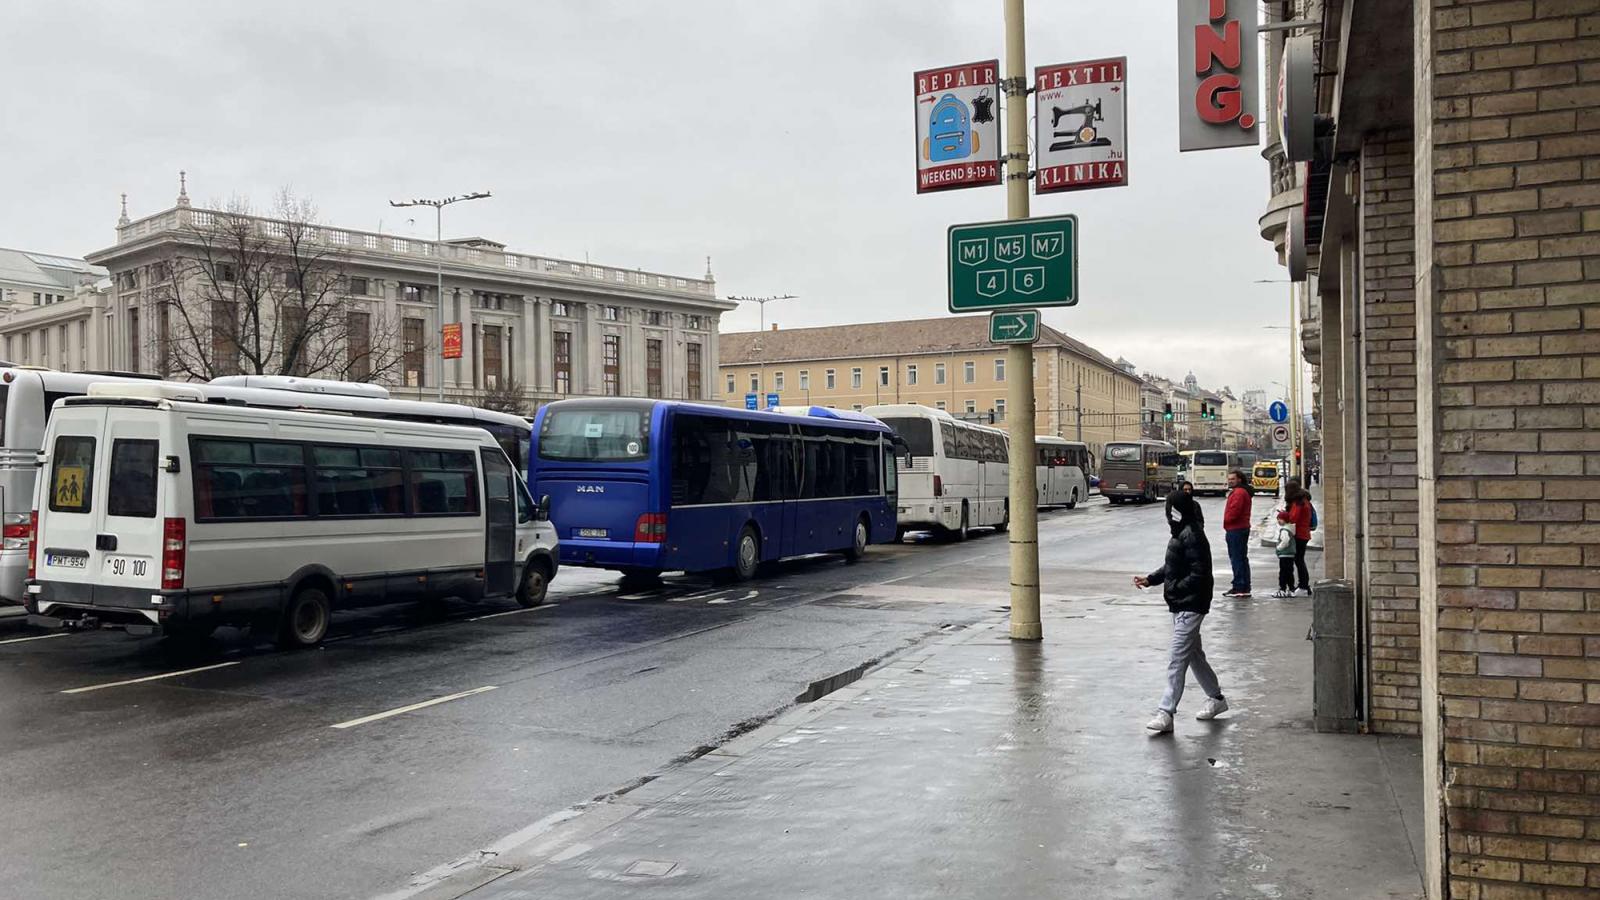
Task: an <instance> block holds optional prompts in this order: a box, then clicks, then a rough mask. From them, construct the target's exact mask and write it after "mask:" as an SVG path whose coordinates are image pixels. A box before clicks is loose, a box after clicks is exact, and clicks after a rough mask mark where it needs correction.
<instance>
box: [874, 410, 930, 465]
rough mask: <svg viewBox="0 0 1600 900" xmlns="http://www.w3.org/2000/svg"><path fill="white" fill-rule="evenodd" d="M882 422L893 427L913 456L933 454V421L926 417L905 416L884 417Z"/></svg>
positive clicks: (925, 456)
mask: <svg viewBox="0 0 1600 900" xmlns="http://www.w3.org/2000/svg"><path fill="white" fill-rule="evenodd" d="M883 424H885V425H887V426H889V427H890V428H892V429H894V433H895V434H898V435H899V436H900V437H901V438H902V439H903V440H904V441H905V442H906V444H907V445H908V446H909V447H910V448H911V453H912V455H913V456H917V457H920V458H924V459H925V458H927V457H930V456H932V455H933V422H932V421H930V420H928V419H919V418H915V417H907V418H903V419H884V420H883Z"/></svg>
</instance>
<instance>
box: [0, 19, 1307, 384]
mask: <svg viewBox="0 0 1600 900" xmlns="http://www.w3.org/2000/svg"><path fill="white" fill-rule="evenodd" d="M5 6H6V17H7V19H8V20H9V25H10V26H11V27H10V28H8V32H9V35H8V37H9V39H8V40H7V41H6V49H5V51H4V52H3V53H0V83H4V84H6V85H7V86H8V88H7V90H6V97H5V102H4V103H3V104H0V135H3V141H4V143H3V147H4V149H3V151H0V154H3V155H0V159H4V165H3V166H0V179H3V187H4V197H5V203H4V205H3V206H0V246H11V247H20V248H23V249H29V250H40V251H47V252H53V253H65V254H71V255H80V256H81V255H83V254H85V253H88V252H90V251H93V250H95V249H99V248H102V247H104V246H106V245H108V244H110V243H111V242H112V240H113V237H114V231H113V228H114V224H115V220H116V216H117V195H118V194H120V193H122V192H124V191H126V192H127V193H128V195H129V201H128V202H129V210H130V212H131V214H132V215H133V216H134V217H135V218H137V217H139V216H142V215H148V214H150V213H153V212H156V211H159V210H161V209H165V208H167V207H170V206H171V205H172V202H173V200H174V198H175V195H176V191H177V184H176V182H177V171H178V170H179V169H187V170H188V172H189V185H190V194H191V196H192V197H193V198H194V200H195V202H196V203H205V202H208V201H212V200H221V199H226V198H227V197H229V196H230V195H234V194H241V195H246V196H248V197H250V198H251V199H252V200H254V201H257V202H258V203H265V202H267V201H269V200H270V199H271V196H272V194H273V193H274V192H275V191H276V190H277V189H278V188H279V187H281V186H284V185H290V186H292V187H293V188H294V189H295V190H296V191H297V192H298V193H300V194H303V195H307V196H310V197H311V198H312V199H313V200H314V201H315V202H316V204H317V206H318V207H319V209H320V213H321V218H322V220H323V221H325V222H328V223H330V224H338V225H342V226H345V227H349V228H366V229H377V228H379V227H380V225H381V227H382V229H383V230H384V231H385V232H393V233H399V234H414V235H418V236H428V237H431V236H432V234H433V222H432V217H431V215H426V213H428V212H431V211H422V212H423V213H424V214H422V215H416V219H415V221H411V220H410V215H411V214H413V213H415V212H416V211H406V210H396V209H391V208H390V207H389V206H388V204H387V201H388V200H389V199H391V198H408V197H413V196H438V195H444V194H453V193H460V192H465V191H472V190H490V191H493V193H494V197H493V198H492V199H489V200H483V201H477V202H474V203H469V204H461V205H458V206H455V207H453V208H451V209H450V210H448V211H447V213H446V217H445V231H446V236H447V237H450V236H462V235H467V234H481V235H485V236H488V237H491V238H494V239H497V240H500V241H504V242H505V243H507V244H508V245H510V246H511V247H512V248H513V249H517V250H523V251H527V252H532V253H540V254H549V255H556V256H565V257H569V258H576V259H582V258H584V257H585V256H586V255H587V256H588V257H589V258H591V259H593V260H594V261H595V262H600V263H606V264H610V265H618V266H627V267H640V268H644V269H647V270H652V271H664V272H669V273H675V274H685V275H699V274H701V273H702V272H703V270H704V268H705V257H706V256H707V255H710V256H711V257H712V267H713V269H714V271H715V274H716V277H717V284H718V290H719V293H720V294H723V295H739V294H753V295H763V294H784V293H787V294H796V295H799V299H797V300H791V301H786V302H784V303H778V304H771V305H769V306H768V321H769V322H771V321H776V322H778V323H779V324H780V326H782V327H799V326H805V325H823V324H832V323H839V322H852V321H867V320H880V319H899V318H914V317H922V316H937V315H943V314H945V313H944V309H945V283H944V277H945V276H944V238H945V228H946V226H948V225H950V224H951V223H956V222H964V221H982V220H990V219H998V218H1003V217H1004V214H1005V197H1004V189H1003V188H1000V187H985V188H975V189H970V190H960V191H950V192H946V193H943V194H931V195H924V196H918V195H917V194H916V192H915V180H914V172H913V167H914V159H913V156H914V147H913V145H914V131H913V113H912V105H913V100H912V73H913V72H914V71H915V70H917V69H922V68H932V67H936V66H941V65H952V64H958V63H964V62H971V61H975V60H980V59H988V58H993V57H998V56H1000V55H1001V50H1002V45H1003V33H1002V22H1001V2H1000V0H943V2H937V0H805V2H789V3H775V2H758V0H678V2H672V3H656V2H643V0H637V2H620V0H560V2H557V0H521V2H454V3H443V2H440V3H422V2H411V0H382V2H344V0H333V2H330V0H318V2H298V0H295V2H284V0H277V2H272V3H252V4H236V3H187V2H161V0H141V2H139V3H127V4H120V3H119V4H113V3H105V2H103V0H102V2H94V3H85V2H79V0H51V2H47V3H38V2H36V3H27V2H20V0H7V2H6V3H5ZM1028 14H1029V22H1028V24H1029V28H1028V34H1029V40H1028V64H1029V66H1030V68H1031V67H1032V66H1034V65H1038V64H1049V63H1059V62H1068V61H1072V60H1081V59H1094V58H1099V57H1105V56H1117V55H1126V56H1127V57H1128V73H1129V75H1128V77H1129V91H1128V95H1129V97H1130V107H1131V108H1130V115H1129V143H1130V174H1131V182H1132V183H1131V185H1130V186H1128V187H1121V188H1109V189H1102V190H1094V191H1087V192H1079V193H1075V194H1055V195H1050V196H1046V197H1043V198H1040V197H1035V198H1034V199H1033V213H1034V214H1035V215H1048V214H1056V213H1067V212H1071V213H1076V214H1078V216H1079V217H1080V223H1081V227H1082V231H1083V234H1082V241H1081V279H1082V290H1081V296H1082V300H1081V301H1080V306H1079V307H1077V308H1074V309H1069V310H1056V311H1053V312H1049V313H1047V316H1046V319H1047V321H1049V322H1050V323H1051V324H1053V325H1055V326H1056V327H1059V328H1062V329H1064V330H1066V331H1067V332H1069V333H1071V334H1073V335H1074V336H1076V337H1079V338H1081V339H1083V340H1086V341H1088V342H1089V343H1091V344H1093V345H1094V346H1096V347H1098V348H1099V349H1101V350H1102V351H1104V352H1105V353H1107V354H1108V355H1110V356H1112V357H1116V356H1119V355H1122V356H1126V357H1128V358H1129V359H1131V360H1133V361H1134V362H1135V363H1137V364H1138V365H1139V366H1140V367H1141V369H1142V370H1143V369H1149V370H1154V371H1157V372H1160V373H1162V374H1167V375H1170V376H1171V377H1174V378H1181V377H1182V376H1183V375H1184V373H1185V372H1187V371H1188V370H1190V369H1193V370H1194V372H1195V373H1196V375H1197V376H1198V377H1199V378H1200V380H1201V382H1202V384H1205V385H1208V386H1213V387H1215V386H1221V385H1223V384H1230V385H1233V386H1234V387H1236V388H1241V387H1244V386H1263V387H1266V386H1269V383H1270V382H1271V381H1273V380H1278V381H1281V380H1283V373H1284V372H1285V370H1286V369H1287V368H1288V362H1287V358H1288V350H1287V336H1286V333H1285V332H1284V331H1283V330H1276V331H1274V330H1268V329H1266V328H1263V326H1269V325H1274V326H1275V325H1283V324H1286V320H1287V317H1288V310H1287V295H1286V291H1287V286H1286V285H1283V284H1254V283H1252V282H1253V281H1254V280H1255V279H1281V278H1283V277H1284V276H1283V270H1282V269H1281V268H1280V267H1278V266H1277V265H1276V263H1275V261H1274V258H1273V253H1272V248H1271V245H1270V244H1268V243H1267V242H1265V241H1263V240H1262V239H1261V238H1260V236H1259V231H1258V228H1257V219H1258V218H1259V216H1260V215H1261V212H1262V210H1263V208H1264V205H1265V203H1266V200H1267V190H1268V188H1267V169H1266V163H1265V162H1264V161H1263V160H1262V159H1261V157H1260V155H1259V154H1258V152H1257V151H1256V150H1255V149H1253V148H1238V149H1233V150H1218V151H1211V152H1206V153H1190V154H1181V155H1180V154H1179V153H1178V152H1177V135H1176V124H1175V122H1176V111H1177V104H1178V99H1177V83H1176V78H1177V76H1176V68H1175V63H1174V59H1175V55H1176V43H1177V37H1176V25H1175V23H1174V20H1173V4H1172V0H1117V2H1094V3H1090V2H1077V0H1072V2H1067V0H1051V2H1045V0H1035V2H1032V3H1030V4H1029V8H1028ZM1030 130H1031V129H1030ZM755 325H756V310H755V309H754V308H753V307H752V308H750V309H748V310H741V311H739V312H735V313H732V314H730V315H727V316H725V317H724V319H723V330H724V331H734V330H744V329H749V328H754V327H755Z"/></svg>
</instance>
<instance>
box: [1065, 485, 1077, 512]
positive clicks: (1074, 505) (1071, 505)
mask: <svg viewBox="0 0 1600 900" xmlns="http://www.w3.org/2000/svg"><path fill="white" fill-rule="evenodd" d="M1077 508H1078V489H1077V488H1073V489H1072V499H1071V500H1068V501H1067V509H1077Z"/></svg>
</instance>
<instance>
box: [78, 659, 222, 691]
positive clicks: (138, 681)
mask: <svg viewBox="0 0 1600 900" xmlns="http://www.w3.org/2000/svg"><path fill="white" fill-rule="evenodd" d="M238 664H239V661H238V660H235V661H233V662H225V663H216V664H214V665H209V666H200V667H198V668H194V669H182V670H180V671H177V672H165V673H162V674H160V675H146V676H145V677H143V678H130V679H128V680H127V681H113V682H111V683H109V684H91V685H89V686H87V687H80V688H71V689H69V690H65V691H62V692H61V693H63V694H86V693H88V692H89V691H99V690H104V689H105V688H114V687H122V686H124V685H129V684H143V683H144V682H146V681H159V680H161V679H163V678H177V677H178V676H179V675H193V674H194V673H195V672H209V671H211V670H212V669H225V668H227V667H228V666H237V665H238Z"/></svg>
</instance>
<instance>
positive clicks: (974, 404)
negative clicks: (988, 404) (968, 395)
mask: <svg viewBox="0 0 1600 900" xmlns="http://www.w3.org/2000/svg"><path fill="white" fill-rule="evenodd" d="M963 408H964V409H965V410H966V411H967V412H969V413H975V412H977V411H978V401H976V400H968V401H967V402H966V403H965V404H964V406H963Z"/></svg>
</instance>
